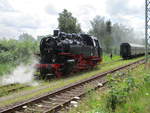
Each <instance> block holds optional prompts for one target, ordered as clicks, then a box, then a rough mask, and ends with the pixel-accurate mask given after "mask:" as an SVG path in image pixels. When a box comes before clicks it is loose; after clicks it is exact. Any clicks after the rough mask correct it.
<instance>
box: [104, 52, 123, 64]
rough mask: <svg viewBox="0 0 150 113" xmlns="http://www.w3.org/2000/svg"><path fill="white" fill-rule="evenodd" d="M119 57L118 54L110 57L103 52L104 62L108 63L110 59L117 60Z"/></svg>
mask: <svg viewBox="0 0 150 113" xmlns="http://www.w3.org/2000/svg"><path fill="white" fill-rule="evenodd" d="M119 59H121V57H120V56H118V55H113V57H112V59H111V58H110V56H109V55H108V54H105V55H104V56H103V62H104V63H109V62H112V61H117V60H119Z"/></svg>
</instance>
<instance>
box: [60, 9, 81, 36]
mask: <svg viewBox="0 0 150 113" xmlns="http://www.w3.org/2000/svg"><path fill="white" fill-rule="evenodd" d="M58 23H59V25H58V28H59V29H60V31H62V32H66V33H79V32H81V28H80V24H79V23H78V22H77V19H76V18H75V17H73V16H72V13H71V12H68V11H67V10H66V9H64V10H63V12H62V13H59V18H58Z"/></svg>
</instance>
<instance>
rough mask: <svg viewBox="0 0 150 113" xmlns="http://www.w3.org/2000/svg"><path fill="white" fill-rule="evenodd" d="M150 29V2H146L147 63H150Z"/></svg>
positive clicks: (149, 0)
mask: <svg viewBox="0 0 150 113" xmlns="http://www.w3.org/2000/svg"><path fill="white" fill-rule="evenodd" d="M149 28H150V0H145V62H146V63H147V62H148V39H149V38H150V37H149V36H150V35H149V32H150V30H149Z"/></svg>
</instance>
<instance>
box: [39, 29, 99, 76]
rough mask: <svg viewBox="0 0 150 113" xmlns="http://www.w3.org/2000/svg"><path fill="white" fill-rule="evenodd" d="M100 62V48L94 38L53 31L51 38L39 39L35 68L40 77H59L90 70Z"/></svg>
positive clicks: (86, 35)
mask: <svg viewBox="0 0 150 113" xmlns="http://www.w3.org/2000/svg"><path fill="white" fill-rule="evenodd" d="M101 61H102V48H101V45H100V43H99V41H98V39H97V38H96V37H93V36H90V35H88V34H75V33H72V34H70V33H64V32H60V31H59V30H54V34H53V36H47V37H44V38H42V39H41V42H40V63H39V64H37V68H38V70H39V71H40V74H41V76H46V75H56V76H57V77H61V76H64V75H67V74H69V73H71V72H78V71H80V70H86V69H91V68H93V67H95V66H96V65H97V64H98V63H99V62H101Z"/></svg>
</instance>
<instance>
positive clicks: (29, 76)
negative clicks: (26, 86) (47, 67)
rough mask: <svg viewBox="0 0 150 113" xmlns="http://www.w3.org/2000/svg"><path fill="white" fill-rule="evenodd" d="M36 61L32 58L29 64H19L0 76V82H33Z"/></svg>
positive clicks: (4, 83) (2, 83) (3, 83)
mask: <svg viewBox="0 0 150 113" xmlns="http://www.w3.org/2000/svg"><path fill="white" fill-rule="evenodd" d="M36 63H37V61H36V60H34V61H33V62H32V63H31V64H28V65H24V64H20V65H19V66H18V67H16V69H15V70H14V71H13V72H12V73H10V74H8V75H4V76H3V77H2V78H0V84H1V85H6V84H13V83H31V82H32V83H33V84H34V85H35V82H34V72H35V67H34V66H35V64H36Z"/></svg>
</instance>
